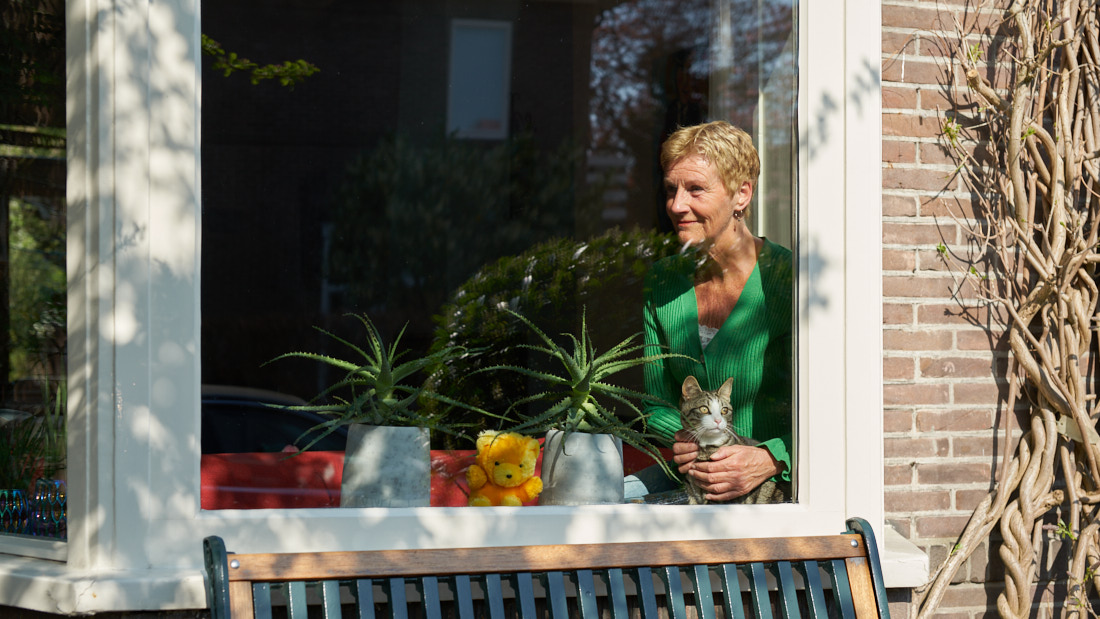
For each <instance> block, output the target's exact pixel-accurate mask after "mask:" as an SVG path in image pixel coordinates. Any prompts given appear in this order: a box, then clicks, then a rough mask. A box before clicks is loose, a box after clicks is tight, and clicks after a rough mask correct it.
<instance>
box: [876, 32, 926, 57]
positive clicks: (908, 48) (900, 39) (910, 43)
mask: <svg viewBox="0 0 1100 619" xmlns="http://www.w3.org/2000/svg"><path fill="white" fill-rule="evenodd" d="M918 39H919V36H918V35H916V34H913V33H911V32H887V31H883V32H882V53H883V54H885V55H888V56H893V55H896V54H898V53H903V54H916V53H917V52H918V45H919V43H918Z"/></svg>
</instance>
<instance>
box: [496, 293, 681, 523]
mask: <svg viewBox="0 0 1100 619" xmlns="http://www.w3.org/2000/svg"><path fill="white" fill-rule="evenodd" d="M505 311H507V312H509V313H511V314H512V315H513V316H515V317H516V318H517V319H518V320H520V321H522V322H523V323H524V324H526V325H527V327H528V328H529V329H530V330H531V331H532V332H533V333H534V334H535V336H536V339H537V340H538V341H539V343H538V344H523V345H521V346H522V347H523V348H527V349H529V350H531V351H534V352H537V353H540V354H542V355H545V356H546V357H547V359H548V360H549V361H550V365H551V366H555V367H554V369H541V368H531V367H521V366H514V365H498V366H491V367H488V368H485V371H491V370H507V371H511V372H518V373H520V374H522V375H524V376H527V377H529V378H532V379H535V380H536V381H538V382H541V383H543V384H544V385H545V387H546V388H545V390H542V391H539V392H537V393H534V394H532V395H529V396H526V397H524V398H521V399H519V400H517V401H515V402H513V403H512V406H511V407H510V410H512V411H515V412H516V414H517V415H518V416H519V417H520V421H519V423H518V424H517V425H516V426H515V427H513V428H510V431H513V432H520V433H526V434H538V433H542V432H545V433H546V440H545V442H544V445H543V461H542V479H543V484H544V488H543V492H542V494H541V495H540V497H539V503H540V504H542V505H582V504H592V503H621V502H622V501H623V457H622V445H623V444H624V443H625V444H627V445H629V446H631V447H634V448H635V449H638V450H639V451H642V452H644V453H646V454H648V455H649V456H650V457H652V458H653V459H654V460H655V461H656V462H658V463H659V464H660V465H661V467H662V468H663V469H664V470H665V471H666V472H667V473H669V474H670V475H671V471H670V470H669V468H668V465H667V463H666V462H665V459H664V457H663V456H662V454H661V452H660V451H659V448H658V447H657V445H656V444H655V443H654V442H653V439H655V438H656V437H655V436H654V435H652V434H649V433H647V432H646V415H645V413H643V412H642V409H641V408H640V406H639V404H640V402H641V401H643V400H652V398H651V397H650V396H647V395H646V394H644V393H641V392H639V391H635V390H633V389H629V388H626V387H622V386H619V385H615V384H612V383H610V382H608V378H610V377H611V376H612V375H614V374H617V373H619V372H622V371H624V370H627V369H630V368H637V367H640V366H642V365H644V364H646V363H652V362H655V361H659V360H661V359H664V358H668V357H684V355H677V354H673V353H656V354H648V355H647V354H644V348H645V345H644V344H638V343H636V342H637V339H638V337H640V336H641V333H636V334H634V335H631V336H630V337H627V338H626V339H624V340H622V341H620V342H619V343H618V344H615V345H614V346H612V347H611V348H610V349H609V350H608V351H607V352H604V353H602V354H597V353H596V350H595V348H594V346H593V345H592V340H591V338H590V336H589V334H588V328H587V324H586V320H585V317H584V312H583V311H582V314H581V328H580V335H579V336H574V335H572V334H566V336H567V339H568V343H567V345H566V346H562V345H560V344H559V343H558V342H556V341H554V339H553V338H551V337H550V336H548V335H547V334H546V333H545V332H544V331H542V330H541V329H539V328H538V327H537V326H536V325H535V324H534V323H533V322H531V321H530V320H529V319H527V318H526V317H525V316H523V315H521V314H519V313H518V312H515V311H512V310H509V309H505ZM685 358H686V357H685ZM540 401H541V402H549V406H547V407H546V408H545V409H543V410H540V411H537V412H534V413H524V412H520V410H521V408H523V407H526V406H528V405H530V404H532V403H535V402H540ZM615 404H618V405H620V406H621V407H622V409H625V418H624V417H622V416H620V414H619V411H618V410H616V409H615V408H613V406H614V405H615Z"/></svg>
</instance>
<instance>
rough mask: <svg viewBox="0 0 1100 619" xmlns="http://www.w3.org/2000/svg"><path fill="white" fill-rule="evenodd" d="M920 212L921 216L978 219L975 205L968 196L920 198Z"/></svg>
mask: <svg viewBox="0 0 1100 619" xmlns="http://www.w3.org/2000/svg"><path fill="white" fill-rule="evenodd" d="M918 213H919V214H920V216H921V217H946V218H949V219H950V218H955V217H958V218H961V219H977V210H976V207H975V205H973V204H971V202H970V200H968V199H966V198H957V197H940V196H935V197H930V198H922V199H921V200H920V204H919V208H918Z"/></svg>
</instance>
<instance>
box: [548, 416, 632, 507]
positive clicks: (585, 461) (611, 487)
mask: <svg viewBox="0 0 1100 619" xmlns="http://www.w3.org/2000/svg"><path fill="white" fill-rule="evenodd" d="M562 436H563V434H562V432H561V431H559V430H550V431H549V432H547V433H546V441H545V443H544V444H543V450H542V474H541V477H542V484H543V489H542V494H540V495H539V505H592V504H603V503H622V502H623V443H622V441H621V440H620V439H619V438H618V437H616V436H612V435H610V434H586V433H584V432H574V433H572V434H570V435H569V438H568V439H567V440H566V441H565V443H564V449H563V443H562Z"/></svg>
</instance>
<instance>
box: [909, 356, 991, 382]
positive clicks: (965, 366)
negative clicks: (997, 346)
mask: <svg viewBox="0 0 1100 619" xmlns="http://www.w3.org/2000/svg"><path fill="white" fill-rule="evenodd" d="M993 365H994V363H993V361H991V360H990V359H980V358H974V357H923V358H921V360H920V375H921V378H987V377H991V376H993V371H994V370H993Z"/></svg>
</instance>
